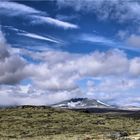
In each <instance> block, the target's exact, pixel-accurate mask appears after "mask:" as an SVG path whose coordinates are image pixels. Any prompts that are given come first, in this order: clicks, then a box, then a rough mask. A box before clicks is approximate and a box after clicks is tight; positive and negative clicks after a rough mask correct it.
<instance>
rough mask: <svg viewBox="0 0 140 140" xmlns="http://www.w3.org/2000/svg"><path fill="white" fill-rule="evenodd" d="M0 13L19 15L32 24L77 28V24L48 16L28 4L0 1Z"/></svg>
mask: <svg viewBox="0 0 140 140" xmlns="http://www.w3.org/2000/svg"><path fill="white" fill-rule="evenodd" d="M0 14H2V15H5V16H21V17H22V18H26V19H28V20H30V22H31V23H34V24H45V23H47V24H50V25H54V26H56V27H61V28H64V29H77V28H79V27H78V25H76V24H72V23H69V22H65V21H61V20H58V19H55V18H52V17H49V16H46V15H47V13H46V12H43V11H40V10H37V9H35V8H32V7H30V6H27V5H24V4H19V3H16V2H1V3H0Z"/></svg>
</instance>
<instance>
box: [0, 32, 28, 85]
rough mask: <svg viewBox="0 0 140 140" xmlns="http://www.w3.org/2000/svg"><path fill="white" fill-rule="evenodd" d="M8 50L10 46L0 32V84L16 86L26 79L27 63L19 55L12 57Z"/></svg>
mask: <svg viewBox="0 0 140 140" xmlns="http://www.w3.org/2000/svg"><path fill="white" fill-rule="evenodd" d="M8 48H10V46H9V45H8V44H7V42H6V40H5V37H4V35H3V33H2V32H1V31H0V67H1V69H0V84H15V83H18V82H19V81H20V80H22V79H24V78H26V74H25V73H24V70H23V69H24V67H25V65H26V62H25V61H24V60H23V59H22V58H20V57H19V56H18V55H11V54H10V52H9V51H8Z"/></svg>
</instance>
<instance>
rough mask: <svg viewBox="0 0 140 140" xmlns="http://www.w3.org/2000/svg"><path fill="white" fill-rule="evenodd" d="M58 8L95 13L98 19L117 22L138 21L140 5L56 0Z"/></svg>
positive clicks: (119, 0) (103, 0)
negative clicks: (70, 8)
mask: <svg viewBox="0 0 140 140" xmlns="http://www.w3.org/2000/svg"><path fill="white" fill-rule="evenodd" d="M57 4H58V6H59V8H63V7H72V8H73V9H74V10H75V11H84V12H86V13H89V12H90V13H95V14H96V15H97V17H98V18H99V19H108V18H110V19H115V20H118V21H119V22H125V21H128V20H131V21H132V22H138V21H139V20H140V13H139V11H140V3H139V2H138V1H122V0H94V1H92V0H86V1H80V0H76V1H75V0H71V1H67V0H57Z"/></svg>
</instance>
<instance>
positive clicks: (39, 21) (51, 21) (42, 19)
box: [32, 16, 79, 29]
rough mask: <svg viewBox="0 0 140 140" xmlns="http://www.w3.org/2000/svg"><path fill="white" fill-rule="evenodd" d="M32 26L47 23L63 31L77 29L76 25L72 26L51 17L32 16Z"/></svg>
mask: <svg viewBox="0 0 140 140" xmlns="http://www.w3.org/2000/svg"><path fill="white" fill-rule="evenodd" d="M32 18H33V21H32V23H33V24H42V23H47V24H50V25H54V26H58V27H62V28H64V29H78V28H79V27H78V25H76V24H72V23H69V22H66V21H65V22H64V21H61V20H58V19H55V18H51V17H46V16H33V17H32Z"/></svg>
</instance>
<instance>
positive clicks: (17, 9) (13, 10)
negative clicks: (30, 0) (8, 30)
mask: <svg viewBox="0 0 140 140" xmlns="http://www.w3.org/2000/svg"><path fill="white" fill-rule="evenodd" d="M0 13H1V14H5V13H7V14H9V15H11V16H17V15H25V14H41V13H43V12H41V11H39V10H36V9H34V8H32V7H29V6H26V5H23V4H19V3H16V2H8V1H7V2H1V3H0Z"/></svg>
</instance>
